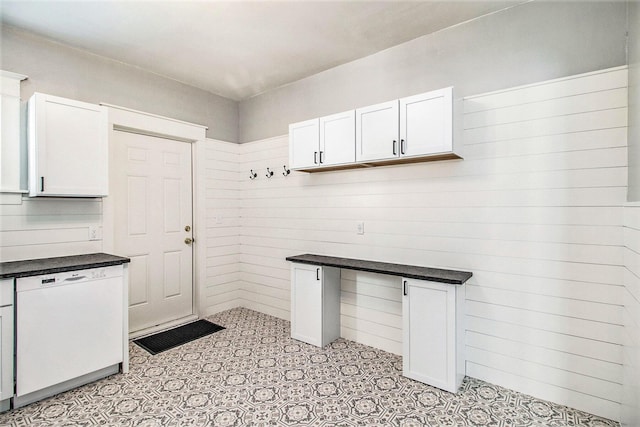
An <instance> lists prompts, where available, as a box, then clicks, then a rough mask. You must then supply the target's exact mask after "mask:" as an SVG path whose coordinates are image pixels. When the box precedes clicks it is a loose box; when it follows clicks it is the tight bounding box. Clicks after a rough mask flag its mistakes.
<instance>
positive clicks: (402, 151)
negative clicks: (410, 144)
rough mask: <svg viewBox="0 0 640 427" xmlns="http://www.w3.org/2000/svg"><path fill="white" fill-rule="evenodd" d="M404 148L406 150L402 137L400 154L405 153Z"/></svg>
mask: <svg viewBox="0 0 640 427" xmlns="http://www.w3.org/2000/svg"><path fill="white" fill-rule="evenodd" d="M404 150H405V143H404V139H401V140H400V154H404Z"/></svg>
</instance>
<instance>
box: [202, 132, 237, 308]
mask: <svg viewBox="0 0 640 427" xmlns="http://www.w3.org/2000/svg"><path fill="white" fill-rule="evenodd" d="M239 151H240V150H239V145H238V144H235V143H230V142H223V141H215V140H211V139H208V140H206V141H205V145H204V156H205V159H204V160H203V161H202V162H200V164H201V165H203V166H204V167H203V168H202V170H200V171H199V183H200V186H201V193H200V200H201V206H202V209H205V211H206V213H205V223H204V224H201V225H200V230H199V231H198V234H197V240H196V247H197V248H198V250H205V251H206V264H205V265H204V266H203V268H204V269H205V271H204V280H203V283H201V285H200V286H201V289H200V295H201V298H200V299H201V303H200V307H201V314H202V315H208V314H213V313H217V312H219V311H223V310H227V309H229V308H233V307H237V306H240V305H242V299H241V294H242V291H241V285H240V186H241V178H240V172H239V161H240V159H239Z"/></svg>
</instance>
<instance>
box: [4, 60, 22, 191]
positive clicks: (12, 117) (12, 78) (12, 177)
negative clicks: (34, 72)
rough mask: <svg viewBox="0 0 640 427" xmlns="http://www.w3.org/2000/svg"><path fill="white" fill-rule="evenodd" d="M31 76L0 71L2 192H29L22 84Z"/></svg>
mask: <svg viewBox="0 0 640 427" xmlns="http://www.w3.org/2000/svg"><path fill="white" fill-rule="evenodd" d="M26 78H27V76H23V75H21V74H16V73H11V72H8V71H0V192H2V193H25V192H26V189H27V188H26V187H27V185H26V179H25V178H23V174H24V176H25V177H26V169H27V167H26V157H25V156H23V153H22V146H23V145H22V144H21V141H20V128H21V126H20V81H22V80H24V79H26Z"/></svg>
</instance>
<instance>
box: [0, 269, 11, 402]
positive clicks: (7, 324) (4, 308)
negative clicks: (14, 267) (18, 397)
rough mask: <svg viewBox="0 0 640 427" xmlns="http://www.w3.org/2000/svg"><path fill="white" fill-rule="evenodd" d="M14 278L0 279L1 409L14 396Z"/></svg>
mask: <svg viewBox="0 0 640 427" xmlns="http://www.w3.org/2000/svg"><path fill="white" fill-rule="evenodd" d="M13 295H14V289H13V279H2V280H0V410H6V409H9V400H8V399H10V398H12V397H13V342H14V341H13V331H14V327H13Z"/></svg>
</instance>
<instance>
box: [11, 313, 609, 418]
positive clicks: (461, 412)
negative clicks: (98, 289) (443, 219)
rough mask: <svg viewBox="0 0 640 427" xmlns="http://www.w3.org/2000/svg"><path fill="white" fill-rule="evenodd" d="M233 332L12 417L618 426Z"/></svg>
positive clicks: (386, 358) (284, 336) (337, 346)
mask: <svg viewBox="0 0 640 427" xmlns="http://www.w3.org/2000/svg"><path fill="white" fill-rule="evenodd" d="M209 319H210V320H211V321H213V322H215V323H218V324H220V325H223V326H225V327H226V328H227V329H226V330H224V331H221V332H217V333H215V334H213V335H210V336H208V337H205V338H202V339H200V340H197V341H194V342H191V343H188V344H185V345H183V346H182V347H179V348H176V349H173V350H169V351H166V352H164V353H160V354H158V355H156V356H151V355H150V354H148V353H147V352H146V351H144V350H143V349H141V348H140V347H138V346H136V345H135V344H131V359H130V360H131V371H130V373H129V374H127V375H122V374H118V375H113V376H111V377H109V378H105V379H103V380H101V381H98V382H95V383H92V384H88V385H86V386H84V387H80V388H78V389H75V390H71V391H69V392H66V393H62V394H59V395H57V396H54V397H52V398H50V399H47V400H44V401H41V402H37V403H34V404H31V405H29V406H26V407H24V408H20V409H17V410H12V411H9V412H7V413H4V414H1V415H0V425H3V426H4V425H10V426H93V425H108V426H244V425H250V426H281V425H282V426H287V425H288V426H300V425H314V426H315V425H318V426H594V427H599V426H614V425H617V423H614V422H612V421H609V420H606V419H602V418H598V417H595V416H593V415H589V414H586V413H584V412H580V411H577V410H574V409H571V408H567V407H564V406H560V405H556V404H551V403H549V402H545V401H542V400H539V399H534V398H532V397H529V396H526V395H523V394H520V393H516V392H514V391H510V390H507V389H504V388H502V387H497V386H494V385H491V384H487V383H485V382H483V381H480V380H476V379H470V378H466V379H465V382H464V384H463V386H462V390H461V391H460V392H459V393H457V394H455V395H454V394H450V393H447V392H444V391H441V390H438V389H435V388H432V387H429V386H427V385H424V384H421V383H419V382H415V381H412V380H409V379H407V378H404V377H402V376H401V375H400V374H401V369H402V359H401V358H400V357H399V356H396V355H392V354H390V353H386V352H384V351H381V350H377V349H374V348H371V347H367V346H365V345H361V344H358V343H355V342H352V341H347V340H343V339H339V340H337V341H335V342H334V343H332V344H331V345H329V346H327V347H326V348H325V349H319V348H316V347H313V346H311V345H307V344H304V343H301V342H298V341H295V340H292V339H291V338H290V337H289V322H286V321H284V320H280V319H277V318H275V317H271V316H268V315H265V314H261V313H257V312H255V311H251V310H248V309H244V308H239V309H233V310H229V311H226V312H223V313H219V314H217V315H214V316H211V317H209Z"/></svg>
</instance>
